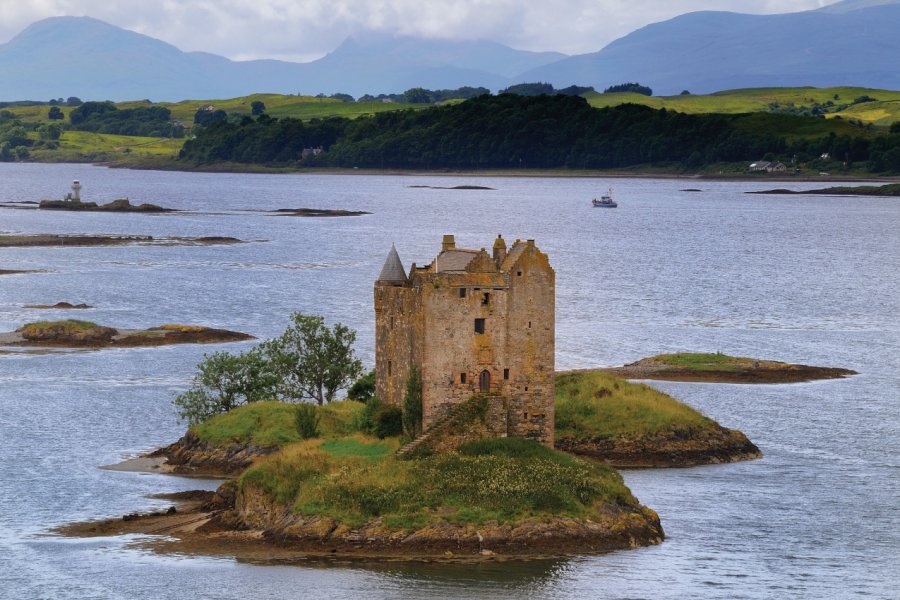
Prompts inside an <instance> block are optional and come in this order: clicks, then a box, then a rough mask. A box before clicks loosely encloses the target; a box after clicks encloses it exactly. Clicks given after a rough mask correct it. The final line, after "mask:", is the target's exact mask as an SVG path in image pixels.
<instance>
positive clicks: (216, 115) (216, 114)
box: [194, 108, 228, 127]
mask: <svg viewBox="0 0 900 600" xmlns="http://www.w3.org/2000/svg"><path fill="white" fill-rule="evenodd" d="M227 118H228V113H226V112H225V111H224V110H222V109H221V108H220V109H218V110H206V109H204V108H200V109H198V110H197V112H195V113H194V123H196V124H197V125H200V126H202V127H209V126H210V125H212V124H213V123H217V122H219V121H224V120H225V119H227Z"/></svg>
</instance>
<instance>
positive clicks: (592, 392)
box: [556, 371, 716, 441]
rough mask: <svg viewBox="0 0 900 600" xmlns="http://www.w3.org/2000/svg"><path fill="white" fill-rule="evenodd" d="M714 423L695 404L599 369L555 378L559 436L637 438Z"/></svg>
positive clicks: (708, 426)
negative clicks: (697, 409) (690, 404)
mask: <svg viewBox="0 0 900 600" xmlns="http://www.w3.org/2000/svg"><path fill="white" fill-rule="evenodd" d="M715 426H716V424H715V421H713V420H711V419H709V418H708V417H705V416H703V415H702V414H701V413H699V412H697V411H696V410H694V409H693V408H691V407H689V406H687V405H686V404H683V403H681V402H679V401H678V400H676V399H674V398H672V397H671V396H669V395H667V394H664V393H662V392H660V391H659V390H656V389H654V388H652V387H650V386H648V385H644V384H642V383H630V382H628V381H625V380H624V379H619V378H618V377H614V376H612V375H607V374H606V373H601V372H597V371H593V372H585V373H569V374H565V375H559V376H557V378H556V437H557V439H573V440H579V441H580V440H589V439H605V438H612V437H619V436H624V437H630V438H635V437H641V436H649V435H653V434H656V433H661V432H664V431H672V430H674V429H688V428H713V427H715Z"/></svg>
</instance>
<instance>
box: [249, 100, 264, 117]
mask: <svg viewBox="0 0 900 600" xmlns="http://www.w3.org/2000/svg"><path fill="white" fill-rule="evenodd" d="M265 112H266V103H265V102H263V101H262V100H254V101H253V102H251V103H250V114H251V115H253V116H254V117H258V116H259V115H261V114H263V113H265Z"/></svg>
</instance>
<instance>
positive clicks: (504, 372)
mask: <svg viewBox="0 0 900 600" xmlns="http://www.w3.org/2000/svg"><path fill="white" fill-rule="evenodd" d="M503 379H509V369H503Z"/></svg>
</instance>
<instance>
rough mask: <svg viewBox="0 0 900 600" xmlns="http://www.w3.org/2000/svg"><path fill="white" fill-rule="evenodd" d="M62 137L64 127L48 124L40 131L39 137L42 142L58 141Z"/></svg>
mask: <svg viewBox="0 0 900 600" xmlns="http://www.w3.org/2000/svg"><path fill="white" fill-rule="evenodd" d="M61 135H62V127H60V126H59V124H58V123H48V124H47V125H44V126H42V127H40V128H39V129H38V136H39V137H40V138H41V139H42V140H54V141H55V140H58V139H59V138H60V136H61Z"/></svg>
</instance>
